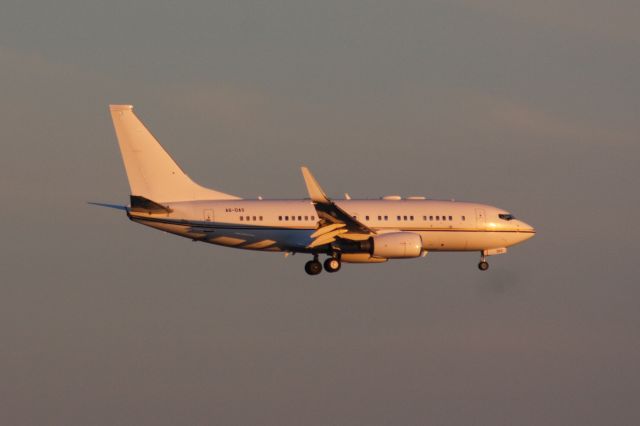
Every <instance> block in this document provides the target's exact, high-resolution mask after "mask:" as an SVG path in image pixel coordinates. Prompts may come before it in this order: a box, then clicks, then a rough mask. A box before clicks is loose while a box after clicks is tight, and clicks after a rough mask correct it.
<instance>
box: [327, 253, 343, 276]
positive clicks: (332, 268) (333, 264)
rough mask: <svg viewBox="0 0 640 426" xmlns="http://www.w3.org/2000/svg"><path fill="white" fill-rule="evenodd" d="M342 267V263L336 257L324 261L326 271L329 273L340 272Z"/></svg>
mask: <svg viewBox="0 0 640 426" xmlns="http://www.w3.org/2000/svg"><path fill="white" fill-rule="evenodd" d="M341 267H342V262H340V261H339V260H338V259H336V258H335V257H330V258H328V259H327V260H325V261H324V270H325V271H327V272H338V271H339V270H340V268H341Z"/></svg>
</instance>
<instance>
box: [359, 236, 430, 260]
mask: <svg viewBox="0 0 640 426" xmlns="http://www.w3.org/2000/svg"><path fill="white" fill-rule="evenodd" d="M368 242H369V243H370V245H371V246H370V248H369V253H371V255H372V256H374V257H382V258H386V259H403V258H408V257H418V256H420V255H421V254H422V238H420V235H418V234H414V233H413V232H390V233H388V234H381V235H376V236H375V237H371V238H369V240H368Z"/></svg>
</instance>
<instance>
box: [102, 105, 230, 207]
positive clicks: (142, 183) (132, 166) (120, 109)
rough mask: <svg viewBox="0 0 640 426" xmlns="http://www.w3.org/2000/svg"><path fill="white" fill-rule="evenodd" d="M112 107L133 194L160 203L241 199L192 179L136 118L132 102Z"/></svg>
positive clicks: (112, 114)
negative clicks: (206, 186) (199, 183)
mask: <svg viewBox="0 0 640 426" xmlns="http://www.w3.org/2000/svg"><path fill="white" fill-rule="evenodd" d="M109 109H110V110H111V118H112V119H113V126H114V127H115V130H116V136H117V138H118V144H119V145H120V153H121V154H122V160H123V161H124V167H125V169H126V171H127V177H128V179H129V186H130V187H131V195H137V196H142V197H145V198H148V199H150V200H153V201H156V202H167V201H190V200H233V199H239V197H236V196H234V195H229V194H225V193H222V192H218V191H214V190H212V189H208V188H205V187H203V186H200V185H198V184H197V183H195V182H194V181H192V180H191V178H190V177H189V176H187V175H186V174H185V173H184V172H183V171H182V169H181V168H180V167H179V166H178V165H177V164H176V162H175V161H173V159H172V158H171V157H170V156H169V154H167V152H166V151H165V150H164V149H163V148H162V146H160V144H159V143H158V141H157V140H156V139H155V138H154V137H153V135H152V134H151V133H150V132H149V131H148V130H147V128H146V127H145V126H144V124H142V122H141V121H140V119H138V117H136V115H135V114H134V112H133V106H132V105H110V106H109Z"/></svg>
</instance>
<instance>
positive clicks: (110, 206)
mask: <svg viewBox="0 0 640 426" xmlns="http://www.w3.org/2000/svg"><path fill="white" fill-rule="evenodd" d="M87 204H91V205H92V206H98V207H107V208H109V209H116V210H124V211H125V212H126V211H127V206H121V205H120V204H107V203H94V202H92V201H87Z"/></svg>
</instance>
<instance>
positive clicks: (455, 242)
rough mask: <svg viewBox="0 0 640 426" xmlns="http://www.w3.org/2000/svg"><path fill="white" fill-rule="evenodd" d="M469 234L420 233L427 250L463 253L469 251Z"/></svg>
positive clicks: (445, 232)
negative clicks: (462, 251)
mask: <svg viewBox="0 0 640 426" xmlns="http://www.w3.org/2000/svg"><path fill="white" fill-rule="evenodd" d="M467 234H468V233H467V232H447V231H428V232H420V237H422V246H423V247H424V249H425V250H427V251H429V250H431V251H437V250H451V251H461V250H466V249H467Z"/></svg>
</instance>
